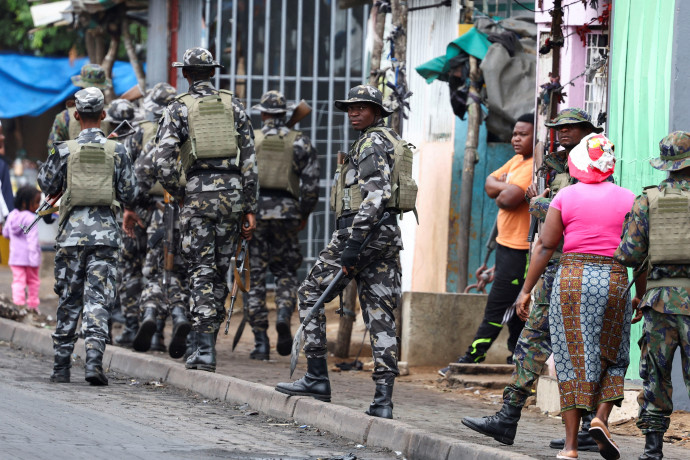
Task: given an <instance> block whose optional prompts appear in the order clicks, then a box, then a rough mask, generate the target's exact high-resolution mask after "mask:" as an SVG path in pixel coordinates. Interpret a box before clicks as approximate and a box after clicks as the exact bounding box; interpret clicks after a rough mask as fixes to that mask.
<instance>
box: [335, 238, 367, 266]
mask: <svg viewBox="0 0 690 460" xmlns="http://www.w3.org/2000/svg"><path fill="white" fill-rule="evenodd" d="M361 248H362V242H361V241H358V240H355V239H353V238H350V239H349V240H347V243H345V249H343V253H342V254H341V255H340V264H341V265H342V266H343V268H345V273H347V270H348V269H353V268H354V267H355V265H357V259H358V258H359V251H360V250H361Z"/></svg>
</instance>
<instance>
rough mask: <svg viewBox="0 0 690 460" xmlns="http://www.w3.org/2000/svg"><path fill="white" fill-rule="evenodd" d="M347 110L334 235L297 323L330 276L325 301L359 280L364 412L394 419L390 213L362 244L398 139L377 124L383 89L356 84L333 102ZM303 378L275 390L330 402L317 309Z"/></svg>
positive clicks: (386, 195) (394, 286)
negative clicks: (348, 141)
mask: <svg viewBox="0 0 690 460" xmlns="http://www.w3.org/2000/svg"><path fill="white" fill-rule="evenodd" d="M335 107H336V108H338V109H339V110H342V111H344V112H347V114H348V117H349V118H350V123H351V125H352V127H353V128H354V129H355V130H357V131H360V136H359V138H358V139H357V140H356V141H355V142H354V143H353V144H352V146H351V148H350V152H349V153H348V156H347V158H346V160H345V164H344V165H343V166H342V168H341V169H339V170H338V172H337V173H336V177H335V181H334V186H333V190H332V192H331V208H333V209H334V210H335V213H336V219H337V220H336V230H335V231H334V232H333V236H332V237H331V241H330V243H329V244H328V245H327V246H326V248H325V249H324V250H323V251H321V254H319V260H318V261H317V262H316V265H314V267H312V269H311V271H310V272H309V275H308V276H307V279H306V280H305V281H304V282H303V283H302V285H301V286H300V288H299V291H298V296H299V311H300V318H301V319H302V320H304V317H305V316H306V314H307V312H308V310H309V309H310V308H311V307H312V306H313V305H314V304H315V303H316V301H317V299H318V298H319V297H320V295H321V294H322V293H323V292H324V290H325V289H326V287H327V286H328V285H329V284H330V283H331V282H332V281H333V279H334V277H335V276H336V274H337V273H338V272H339V271H340V270H343V271H345V273H346V274H347V276H346V277H343V278H342V279H341V281H340V283H339V284H338V285H337V286H336V287H335V289H334V290H333V292H332V293H331V295H330V298H329V299H326V301H327V302H328V301H330V300H332V299H333V298H335V297H336V296H337V295H338V294H339V293H340V292H341V291H342V290H343V289H344V288H345V286H347V284H348V283H349V282H350V280H351V279H352V278H354V279H355V280H356V281H357V288H358V290H359V299H360V303H361V305H362V316H363V317H364V321H365V323H366V325H367V328H368V329H369V332H370V336H371V348H372V352H373V355H374V372H373V375H372V378H373V380H374V382H375V383H376V394H375V396H374V402H372V403H371V406H370V407H369V410H368V411H367V413H368V414H369V415H373V416H377V417H385V418H392V416H393V403H392V401H391V397H392V394H393V383H394V381H395V377H396V376H397V375H398V374H399V372H398V345H397V340H396V332H395V331H396V330H395V319H394V317H393V310H394V309H395V308H397V307H398V306H399V303H400V278H401V268H400V255H399V252H400V250H401V249H402V246H403V245H402V239H401V236H400V228H399V227H398V223H397V219H396V216H395V213H392V215H390V216H389V217H388V219H387V220H386V221H385V222H382V225H381V226H380V227H379V228H378V229H377V230H375V234H374V235H373V237H372V239H371V242H370V243H369V244H368V245H367V247H362V243H363V241H364V239H365V238H366V237H367V235H368V233H369V232H370V231H371V230H372V228H373V227H374V225H375V224H376V223H377V221H378V220H379V219H381V217H382V215H383V214H384V212H385V210H386V209H387V208H388V209H390V208H391V207H395V203H392V202H391V196H392V180H391V176H392V170H393V167H394V161H393V160H394V150H395V145H396V144H394V142H396V143H397V141H399V140H400V137H399V136H398V135H397V134H396V133H395V132H394V131H393V130H392V129H389V128H386V127H385V126H384V123H383V118H384V117H387V116H389V115H390V114H391V112H390V111H388V110H387V109H386V108H385V107H384V106H383V103H382V96H381V92H380V91H379V90H378V89H376V88H373V87H371V86H364V85H360V86H355V87H354V88H352V89H350V91H349V94H348V99H347V100H339V101H336V102H335ZM304 332H305V344H304V352H305V355H306V357H307V373H306V375H305V376H304V377H302V378H301V379H299V380H297V381H295V382H292V383H279V384H278V385H277V386H276V390H278V391H280V392H281V393H286V394H289V395H295V396H312V397H314V398H316V399H320V400H322V401H330V400H331V385H330V381H329V379H328V365H327V361H326V354H327V349H326V316H325V314H324V312H323V310H321V311H320V312H318V314H317V316H316V317H315V319H314V320H313V321H312V322H310V323H309V324H307V325H306V326H305V329H304Z"/></svg>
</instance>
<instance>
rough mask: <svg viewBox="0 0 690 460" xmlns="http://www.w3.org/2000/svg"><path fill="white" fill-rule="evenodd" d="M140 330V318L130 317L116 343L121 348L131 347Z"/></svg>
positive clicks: (116, 338)
mask: <svg viewBox="0 0 690 460" xmlns="http://www.w3.org/2000/svg"><path fill="white" fill-rule="evenodd" d="M138 330H139V318H137V317H136V316H128V317H127V318H126V320H125V328H124V330H123V331H122V334H120V335H118V336H117V337H115V343H116V344H117V345H120V346H121V347H126V348H129V347H131V346H132V342H134V337H136V335H137V331H138Z"/></svg>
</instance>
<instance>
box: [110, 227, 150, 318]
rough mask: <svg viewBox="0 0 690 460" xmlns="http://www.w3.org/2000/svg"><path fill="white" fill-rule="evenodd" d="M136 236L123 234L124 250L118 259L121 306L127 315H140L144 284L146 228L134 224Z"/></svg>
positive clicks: (118, 286) (118, 287)
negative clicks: (140, 296)
mask: <svg viewBox="0 0 690 460" xmlns="http://www.w3.org/2000/svg"><path fill="white" fill-rule="evenodd" d="M134 233H135V237H134V238H130V237H129V236H127V235H124V234H123V236H122V251H120V259H119V261H118V271H119V274H118V278H120V279H119V280H118V284H117V290H118V295H119V301H120V306H121V307H122V312H123V314H124V315H125V316H126V317H132V316H134V317H136V316H138V315H139V295H140V294H141V290H142V288H143V286H144V280H143V275H142V268H143V266H144V260H145V258H146V229H144V228H141V227H139V226H138V225H135V226H134Z"/></svg>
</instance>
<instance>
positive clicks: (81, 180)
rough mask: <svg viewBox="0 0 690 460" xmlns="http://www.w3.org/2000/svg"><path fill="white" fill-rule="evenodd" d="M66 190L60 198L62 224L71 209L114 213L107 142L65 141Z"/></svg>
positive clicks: (112, 166)
mask: <svg viewBox="0 0 690 460" xmlns="http://www.w3.org/2000/svg"><path fill="white" fill-rule="evenodd" d="M66 144H67V148H69V157H68V158H67V188H66V190H65V193H64V194H63V195H62V198H61V199H60V222H59V225H62V224H63V223H64V221H65V220H66V219H67V217H68V216H69V214H70V212H71V211H72V209H73V208H74V207H75V206H109V207H110V208H111V209H112V210H113V212H117V210H118V209H119V207H120V205H119V203H118V202H117V200H116V199H115V184H114V183H113V181H114V173H115V146H116V145H117V142H115V141H111V140H107V141H106V142H105V144H101V143H99V142H94V143H88V144H79V143H77V141H74V140H71V141H67V142H66Z"/></svg>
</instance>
